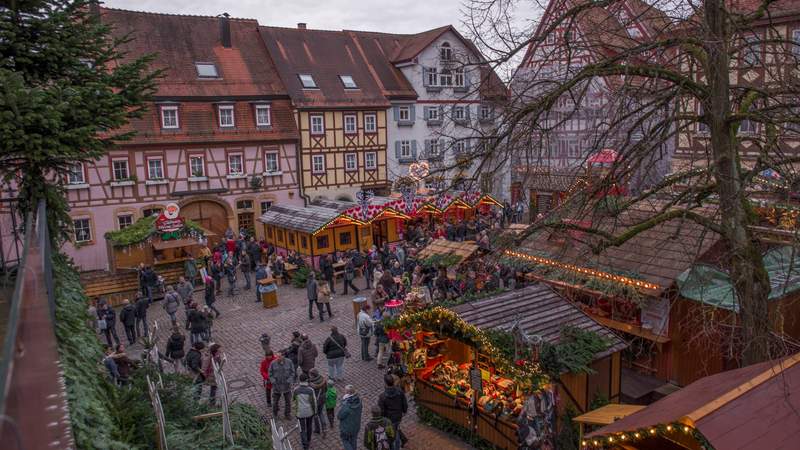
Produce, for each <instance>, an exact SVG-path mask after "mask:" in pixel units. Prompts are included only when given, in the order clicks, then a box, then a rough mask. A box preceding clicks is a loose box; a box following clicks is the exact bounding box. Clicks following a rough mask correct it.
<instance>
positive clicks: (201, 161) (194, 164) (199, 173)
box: [189, 155, 206, 177]
mask: <svg viewBox="0 0 800 450" xmlns="http://www.w3.org/2000/svg"><path fill="white" fill-rule="evenodd" d="M189 170H190V171H191V174H190V176H193V177H204V176H206V162H205V158H204V157H203V156H201V155H195V156H190V157H189Z"/></svg>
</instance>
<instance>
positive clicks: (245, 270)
mask: <svg viewBox="0 0 800 450" xmlns="http://www.w3.org/2000/svg"><path fill="white" fill-rule="evenodd" d="M239 270H241V271H242V277H243V278H244V290H245V291H249V290H250V255H249V254H248V253H247V252H242V254H241V256H239Z"/></svg>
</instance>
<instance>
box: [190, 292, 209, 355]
mask: <svg viewBox="0 0 800 450" xmlns="http://www.w3.org/2000/svg"><path fill="white" fill-rule="evenodd" d="M212 290H213V285H212ZM205 330H206V318H205V316H204V315H203V313H202V312H201V311H200V310H199V309H198V308H197V305H196V304H195V303H194V302H193V303H190V304H189V331H190V332H191V333H192V334H191V336H190V337H189V341H190V342H191V343H192V345H194V344H196V343H198V342H201V341H202V340H203V333H205Z"/></svg>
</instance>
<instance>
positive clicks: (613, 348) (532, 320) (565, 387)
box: [451, 283, 626, 413]
mask: <svg viewBox="0 0 800 450" xmlns="http://www.w3.org/2000/svg"><path fill="white" fill-rule="evenodd" d="M451 309H452V310H453V311H454V312H456V313H457V314H458V315H459V316H460V317H461V318H462V319H463V320H465V321H466V322H467V323H470V324H472V325H475V326H476V327H478V328H480V329H482V330H489V329H499V330H505V331H509V330H510V329H511V328H512V327H514V326H517V327H519V329H520V330H521V331H522V332H524V334H525V335H527V337H528V338H530V339H531V340H532V341H536V342H538V343H539V345H542V344H544V343H548V344H552V345H556V344H558V343H559V342H561V341H563V340H565V337H566V336H569V333H570V332H572V333H574V331H573V330H578V331H577V332H578V333H593V334H594V335H596V336H597V337H599V338H600V339H602V340H603V341H605V345H604V346H603V347H604V348H603V350H601V351H599V352H597V353H595V354H594V355H591V356H590V361H588V365H587V367H588V368H589V369H590V371H591V373H562V374H561V376H560V377H559V379H558V380H555V383H554V384H555V385H556V388H557V391H558V398H559V399H560V400H561V403H560V404H559V405H558V406H559V410H563V409H564V408H565V407H567V406H572V407H574V408H575V409H576V410H577V411H578V412H581V413H583V412H586V411H588V409H589V405H590V404H591V403H592V401H593V400H595V399H596V398H605V399H608V400H609V401H610V402H613V403H618V402H619V401H620V392H621V357H620V352H621V351H622V350H623V349H624V348H625V347H626V344H625V342H624V341H623V340H622V339H621V338H620V337H619V336H617V335H616V334H615V333H613V332H612V331H611V330H609V329H608V328H606V327H605V326H603V325H601V324H600V323H598V322H597V321H596V320H594V319H592V318H591V317H589V316H588V315H587V314H586V313H584V312H583V311H582V310H581V309H580V308H578V307H577V306H575V305H574V304H573V303H572V302H570V301H569V300H567V299H566V298H564V297H562V296H561V295H560V294H558V293H557V292H556V291H554V290H553V288H551V287H550V286H548V285H546V284H543V283H537V284H533V285H531V286H527V287H525V288H522V289H517V290H513V291H509V292H503V293H500V294H497V295H494V296H491V297H488V298H485V299H482V300H477V301H474V302H469V303H465V304H462V305H458V306H455V307H453V308H451ZM565 328H568V330H565ZM565 333H566V334H565Z"/></svg>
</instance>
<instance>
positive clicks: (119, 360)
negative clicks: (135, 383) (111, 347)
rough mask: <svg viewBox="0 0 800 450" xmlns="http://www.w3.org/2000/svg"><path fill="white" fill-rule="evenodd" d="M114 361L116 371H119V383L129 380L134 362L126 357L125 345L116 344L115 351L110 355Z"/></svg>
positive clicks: (123, 383)
mask: <svg viewBox="0 0 800 450" xmlns="http://www.w3.org/2000/svg"><path fill="white" fill-rule="evenodd" d="M112 358H114V362H115V363H116V364H117V372H118V373H119V384H121V385H126V384H128V382H129V381H130V378H131V373H132V372H133V369H134V368H135V367H136V362H135V361H134V360H132V359H130V358H129V357H128V355H127V354H126V353H125V346H124V345H123V344H118V345H117V351H116V352H115V353H114V355H113V356H112Z"/></svg>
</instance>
